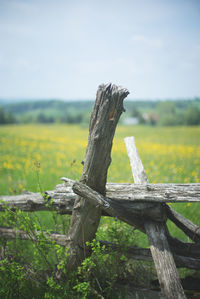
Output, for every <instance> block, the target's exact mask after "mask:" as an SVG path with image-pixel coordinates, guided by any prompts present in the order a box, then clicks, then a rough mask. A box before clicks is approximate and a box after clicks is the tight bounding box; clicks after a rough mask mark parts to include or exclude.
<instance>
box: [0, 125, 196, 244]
mask: <svg viewBox="0 0 200 299" xmlns="http://www.w3.org/2000/svg"><path fill="white" fill-rule="evenodd" d="M126 136H134V137H135V139H136V144H137V148H138V151H139V154H140V156H141V159H142V162H143V165H144V167H145V170H146V172H147V176H148V179H149V182H151V183H199V179H200V167H199V166H200V138H199V137H200V127H150V126H149V127H147V126H145V127H144V126H121V125H119V126H118V128H117V130H116V134H115V138H114V143H113V150H112V163H111V165H110V168H109V172H108V179H107V181H108V182H132V181H133V179H132V174H131V169H130V165H129V160H128V157H127V153H126V148H125V144H124V141H123V138H124V137H126ZM87 138H88V128H85V127H80V126H75V125H10V126H1V127H0V177H1V180H0V194H2V195H6V194H20V193H21V192H23V191H25V190H28V191H32V192H39V191H45V190H52V189H53V188H54V187H55V186H56V184H59V183H61V181H60V178H61V177H62V176H65V177H68V178H71V179H74V180H78V179H79V178H80V176H81V172H82V164H81V161H82V160H83V158H84V155H85V151H86V147H87ZM173 206H174V208H175V209H176V210H178V211H179V212H181V213H182V215H184V216H185V217H188V218H189V219H191V220H192V221H193V222H194V223H196V224H197V225H200V217H199V204H190V203H188V204H173ZM42 218H49V216H48V217H47V215H46V217H44V215H43V216H42ZM46 223H47V226H48V225H50V220H49V221H48V220H47V221H46ZM111 223H112V219H107V218H104V219H102V223H101V228H102V230H103V231H104V230H106V229H107V228H108V226H109V225H110V224H111ZM169 226H170V230H172V231H173V234H174V235H176V236H178V237H179V238H182V239H183V240H187V238H186V237H185V236H184V235H183V234H182V233H181V232H179V231H178V230H177V229H176V228H175V227H174V226H173V225H172V224H171V223H169ZM144 238H145V237H144V236H142V237H141V239H142V240H143V239H144ZM139 239H140V238H139ZM140 242H142V243H143V241H140V240H139V243H140ZM144 243H146V242H145V241H144Z"/></svg>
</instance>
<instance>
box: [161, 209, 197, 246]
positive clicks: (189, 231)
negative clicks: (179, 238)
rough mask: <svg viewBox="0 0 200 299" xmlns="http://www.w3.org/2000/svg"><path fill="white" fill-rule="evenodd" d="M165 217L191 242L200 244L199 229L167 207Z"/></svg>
mask: <svg viewBox="0 0 200 299" xmlns="http://www.w3.org/2000/svg"><path fill="white" fill-rule="evenodd" d="M167 216H168V218H169V219H170V220H171V221H173V222H174V223H175V224H176V225H177V226H178V227H179V228H180V229H181V230H182V231H184V233H185V234H186V235H187V236H188V237H189V238H190V239H191V240H193V241H195V242H197V243H200V227H199V226H197V225H196V224H194V223H193V222H192V221H190V220H189V219H186V218H185V217H183V216H182V215H180V214H179V213H177V212H176V211H174V210H173V209H172V208H171V207H170V206H167Z"/></svg>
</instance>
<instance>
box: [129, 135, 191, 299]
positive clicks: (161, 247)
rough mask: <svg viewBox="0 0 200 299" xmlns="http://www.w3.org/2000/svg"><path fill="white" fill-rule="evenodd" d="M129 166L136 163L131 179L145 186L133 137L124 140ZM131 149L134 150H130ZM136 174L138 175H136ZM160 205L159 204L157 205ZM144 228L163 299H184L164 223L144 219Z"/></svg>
mask: <svg viewBox="0 0 200 299" xmlns="http://www.w3.org/2000/svg"><path fill="white" fill-rule="evenodd" d="M125 144H126V148H127V151H128V155H129V159H130V161H131V165H133V164H134V163H137V164H138V165H139V167H132V172H133V177H135V178H136V183H140V184H145V183H147V182H148V180H147V176H146V173H145V170H144V167H143V165H142V162H141V160H140V157H139V154H138V152H137V150H136V144H135V140H134V138H133V137H130V138H126V139H125ZM131 148H133V149H134V150H130V149H131ZM137 172H138V173H137ZM158 205H160V204H158ZM144 226H145V230H146V234H147V237H148V240H149V244H150V250H151V254H152V257H153V260H154V264H155V267H156V271H157V275H158V280H159V283H160V287H161V292H162V294H163V296H164V298H168V299H183V298H186V296H185V294H184V291H183V288H182V285H181V282H180V278H179V275H178V271H177V269H176V265H175V262H174V259H173V255H172V252H171V250H170V247H169V244H168V241H167V236H166V234H165V231H166V230H165V226H166V224H165V223H161V222H155V221H153V220H146V219H144Z"/></svg>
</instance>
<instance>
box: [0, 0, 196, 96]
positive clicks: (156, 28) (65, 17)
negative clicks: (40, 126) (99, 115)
mask: <svg viewBox="0 0 200 299" xmlns="http://www.w3.org/2000/svg"><path fill="white" fill-rule="evenodd" d="M108 82H112V83H115V84H118V85H122V86H124V87H126V88H128V89H129V91H130V95H129V98H133V99H134V98H137V99H138V98H143V99H152V98H156V99H157V98H160V99H165V98H181V97H184V98H186V97H195V96H200V0H52V1H51V0H0V97H1V98H23V99H25V98H60V99H77V98H79V99H80V98H84V99H87V98H89V99H93V98H94V97H95V95H96V90H97V87H98V85H99V84H101V83H108Z"/></svg>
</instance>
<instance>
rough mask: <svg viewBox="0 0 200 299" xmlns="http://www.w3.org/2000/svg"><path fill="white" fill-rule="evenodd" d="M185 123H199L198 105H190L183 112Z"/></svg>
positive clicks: (191, 124)
mask: <svg viewBox="0 0 200 299" xmlns="http://www.w3.org/2000/svg"><path fill="white" fill-rule="evenodd" d="M185 124H186V125H190V126H194V125H200V109H199V108H198V107H194V106H192V107H190V108H188V109H187V110H186V112H185Z"/></svg>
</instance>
